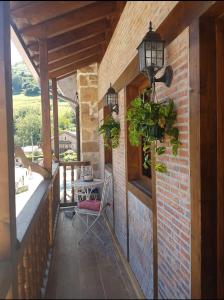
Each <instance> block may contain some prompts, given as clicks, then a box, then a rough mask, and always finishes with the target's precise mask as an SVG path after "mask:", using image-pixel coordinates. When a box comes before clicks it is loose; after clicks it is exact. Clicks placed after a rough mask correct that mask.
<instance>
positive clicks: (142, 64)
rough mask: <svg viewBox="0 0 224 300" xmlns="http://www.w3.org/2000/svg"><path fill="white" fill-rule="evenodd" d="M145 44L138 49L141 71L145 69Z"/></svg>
mask: <svg viewBox="0 0 224 300" xmlns="http://www.w3.org/2000/svg"><path fill="white" fill-rule="evenodd" d="M144 48H145V47H144V42H143V43H142V44H141V45H140V46H139V48H138V56H139V67H140V71H143V70H144V69H145V51H144Z"/></svg>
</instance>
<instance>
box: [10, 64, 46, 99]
mask: <svg viewBox="0 0 224 300" xmlns="http://www.w3.org/2000/svg"><path fill="white" fill-rule="evenodd" d="M12 91H13V95H17V94H20V93H21V92H24V94H25V95H26V96H38V95H40V88H39V84H38V83H37V82H36V81H35V80H34V78H33V76H32V74H31V73H30V72H29V70H28V68H27V66H26V65H25V64H24V63H23V62H19V63H17V64H15V65H13V66H12Z"/></svg>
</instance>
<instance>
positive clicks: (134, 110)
mask: <svg viewBox="0 0 224 300" xmlns="http://www.w3.org/2000/svg"><path fill="white" fill-rule="evenodd" d="M151 93H152V91H151V89H150V90H145V91H144V93H143V95H141V96H139V97H137V98H135V99H133V101H132V102H131V104H130V107H129V109H128V111H127V120H128V121H129V127H128V129H129V140H130V143H131V144H132V145H133V146H139V145H140V143H141V141H142V142H143V151H144V167H145V168H146V169H147V168H148V167H149V166H150V165H152V167H154V168H155V170H156V171H159V172H166V171H167V168H166V165H165V164H163V163H157V162H156V161H152V160H151V159H150V152H151V151H153V152H155V153H156V154H158V155H162V154H163V153H165V152H166V147H165V146H164V145H163V143H164V139H165V137H166V136H167V137H169V138H170V143H171V145H172V152H173V155H174V156H176V155H177V151H178V147H179V145H180V141H179V130H178V128H177V127H175V126H174V124H175V122H176V116H177V114H176V111H175V107H174V102H173V100H172V99H166V100H165V101H163V102H161V103H156V102H154V101H152V100H151ZM158 142H159V146H158Z"/></svg>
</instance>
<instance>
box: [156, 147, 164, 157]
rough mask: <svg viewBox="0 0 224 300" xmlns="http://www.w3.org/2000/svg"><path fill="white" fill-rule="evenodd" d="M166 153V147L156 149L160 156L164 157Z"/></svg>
mask: <svg viewBox="0 0 224 300" xmlns="http://www.w3.org/2000/svg"><path fill="white" fill-rule="evenodd" d="M165 152H166V147H158V148H156V153H157V154H158V155H162V154H164V153H165Z"/></svg>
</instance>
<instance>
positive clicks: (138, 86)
mask: <svg viewBox="0 0 224 300" xmlns="http://www.w3.org/2000/svg"><path fill="white" fill-rule="evenodd" d="M147 87H148V81H147V80H145V79H144V80H143V81H142V82H140V83H139V82H135V81H133V82H132V84H130V85H129V86H127V90H126V103H127V109H128V107H129V105H130V103H131V101H132V100H133V99H134V98H135V97H137V96H139V95H141V94H142V93H143V90H144V89H145V88H147ZM126 130H127V132H126V136H127V168H128V170H127V171H128V182H129V187H130V186H135V189H137V190H140V191H141V192H142V193H144V194H146V195H147V196H151V192H152V172H151V168H148V169H145V168H144V166H143V165H144V152H143V145H142V144H141V145H140V146H139V147H134V146H132V145H131V144H130V142H129V139H128V134H129V133H128V124H127V129H126ZM132 192H133V190H132ZM139 195H140V194H139V193H138V197H139ZM144 202H145V201H144Z"/></svg>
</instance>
